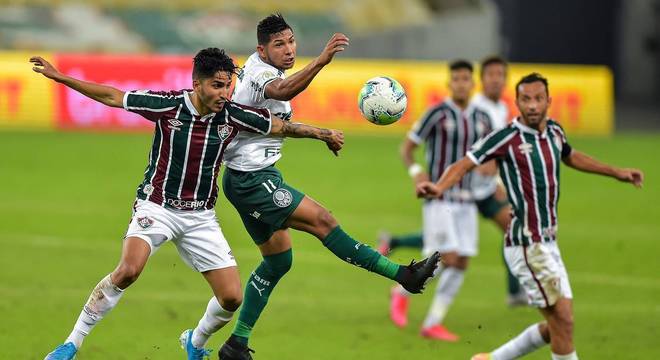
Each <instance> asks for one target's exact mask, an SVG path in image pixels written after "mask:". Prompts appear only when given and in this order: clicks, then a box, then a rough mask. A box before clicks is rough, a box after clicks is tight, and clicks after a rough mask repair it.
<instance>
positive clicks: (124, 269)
mask: <svg viewBox="0 0 660 360" xmlns="http://www.w3.org/2000/svg"><path fill="white" fill-rule="evenodd" d="M141 272H142V267H140V266H137V265H132V264H126V263H122V264H119V266H118V267H117V269H116V270H115V271H114V272H113V274H112V282H113V284H115V285H116V286H118V287H119V288H120V289H125V288H127V287H128V286H130V285H131V284H133V283H134V282H135V281H136V280H137V279H138V277H140V273H141Z"/></svg>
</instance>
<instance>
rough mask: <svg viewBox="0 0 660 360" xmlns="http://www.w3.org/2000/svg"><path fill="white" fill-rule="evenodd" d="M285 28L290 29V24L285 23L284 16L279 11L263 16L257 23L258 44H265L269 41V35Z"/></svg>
mask: <svg viewBox="0 0 660 360" xmlns="http://www.w3.org/2000/svg"><path fill="white" fill-rule="evenodd" d="M286 29H289V30H291V31H293V30H292V29H291V26H289V24H287V23H286V20H284V16H282V14H280V13H275V14H270V15H269V16H267V17H265V18H264V19H262V20H261V21H259V24H257V42H258V43H259V45H266V44H268V42H269V41H270V36H271V35H273V34H277V33H279V32H282V31H284V30H286Z"/></svg>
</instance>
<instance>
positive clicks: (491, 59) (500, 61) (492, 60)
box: [481, 55, 509, 77]
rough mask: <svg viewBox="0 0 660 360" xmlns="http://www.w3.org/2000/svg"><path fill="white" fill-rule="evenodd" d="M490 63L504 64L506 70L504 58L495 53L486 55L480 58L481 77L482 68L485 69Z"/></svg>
mask: <svg viewBox="0 0 660 360" xmlns="http://www.w3.org/2000/svg"><path fill="white" fill-rule="evenodd" d="M490 65H502V66H504V70H506V68H507V67H508V66H509V64H507V62H506V60H504V59H503V58H501V57H499V56H497V55H492V56H488V57H486V58H484V59H483V60H481V77H483V76H484V70H486V68H487V67H489V66H490Z"/></svg>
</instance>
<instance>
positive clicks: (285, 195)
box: [273, 189, 293, 208]
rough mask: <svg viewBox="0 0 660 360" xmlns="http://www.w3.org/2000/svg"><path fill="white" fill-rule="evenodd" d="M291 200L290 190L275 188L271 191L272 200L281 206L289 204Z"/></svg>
mask: <svg viewBox="0 0 660 360" xmlns="http://www.w3.org/2000/svg"><path fill="white" fill-rule="evenodd" d="M292 200H293V196H291V192H289V190H287V189H277V190H275V192H274V193H273V202H274V203H275V205H277V206H279V207H281V208H285V207H287V206H289V205H291V201H292Z"/></svg>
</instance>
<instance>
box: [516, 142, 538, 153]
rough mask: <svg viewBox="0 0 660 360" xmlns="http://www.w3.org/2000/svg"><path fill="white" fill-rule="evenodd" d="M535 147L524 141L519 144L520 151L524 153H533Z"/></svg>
mask: <svg viewBox="0 0 660 360" xmlns="http://www.w3.org/2000/svg"><path fill="white" fill-rule="evenodd" d="M533 149H534V147H533V146H532V144H528V143H522V144H520V145H518V150H520V153H521V154H524V155H527V154H531V153H532V150H533Z"/></svg>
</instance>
